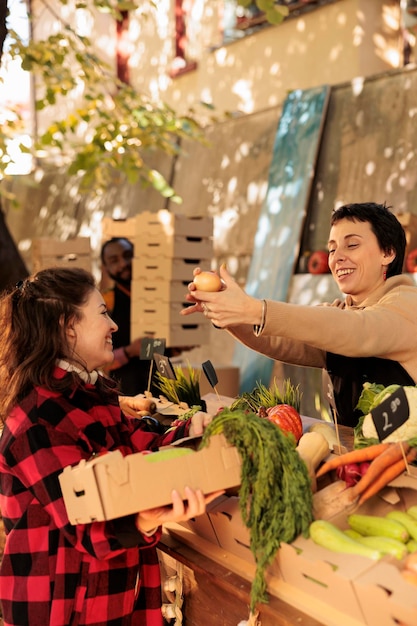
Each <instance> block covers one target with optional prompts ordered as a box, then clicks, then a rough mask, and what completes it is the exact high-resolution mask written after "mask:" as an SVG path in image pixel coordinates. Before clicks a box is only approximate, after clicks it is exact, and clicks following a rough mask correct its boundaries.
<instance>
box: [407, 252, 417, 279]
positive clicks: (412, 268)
mask: <svg viewBox="0 0 417 626" xmlns="http://www.w3.org/2000/svg"><path fill="white" fill-rule="evenodd" d="M405 269H406V270H407V272H410V273H411V274H414V272H417V248H416V249H414V250H411V252H409V253H408V254H407V258H406V260H405Z"/></svg>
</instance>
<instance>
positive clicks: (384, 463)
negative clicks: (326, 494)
mask: <svg viewBox="0 0 417 626" xmlns="http://www.w3.org/2000/svg"><path fill="white" fill-rule="evenodd" d="M388 446H389V447H388V448H386V449H385V450H384V451H383V452H381V454H380V455H378V456H377V457H375V459H374V460H373V461H372V462H371V464H370V466H369V467H368V469H367V471H366V473H365V474H364V475H363V476H362V477H361V478H360V479H359V480H358V482H357V483H356V485H353V487H352V496H353V497H355V498H357V497H358V496H360V495H361V493H362V492H364V491H365V489H367V488H368V487H369V486H370V485H372V483H373V482H374V481H375V480H378V478H379V476H380V475H381V473H382V472H384V471H385V470H386V469H387V468H388V467H390V466H391V465H393V464H394V463H396V462H397V461H400V460H403V461H404V455H405V454H407V453H408V451H409V450H410V445H409V444H408V443H407V442H406V441H403V442H397V443H391V444H388Z"/></svg>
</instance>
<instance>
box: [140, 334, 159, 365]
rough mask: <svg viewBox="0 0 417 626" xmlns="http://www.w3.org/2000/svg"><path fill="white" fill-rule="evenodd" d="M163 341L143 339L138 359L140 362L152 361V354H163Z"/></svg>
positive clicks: (151, 338)
mask: <svg viewBox="0 0 417 626" xmlns="http://www.w3.org/2000/svg"><path fill="white" fill-rule="evenodd" d="M164 352H165V339H155V338H154V337H144V338H143V339H142V340H141V342H140V358H141V360H142V361H152V359H153V355H154V354H164Z"/></svg>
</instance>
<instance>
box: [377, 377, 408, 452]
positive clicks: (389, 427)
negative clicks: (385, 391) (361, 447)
mask: <svg viewBox="0 0 417 626" xmlns="http://www.w3.org/2000/svg"><path fill="white" fill-rule="evenodd" d="M371 416H372V419H373V422H374V424H375V428H376V431H377V433H378V437H379V440H380V441H383V440H384V439H385V438H386V437H388V435H390V434H391V433H392V432H394V431H395V430H397V428H399V427H400V426H401V425H402V424H404V422H406V421H407V420H408V418H409V416H410V407H409V405H408V400H407V396H406V395H405V391H404V389H403V387H399V388H398V389H397V390H396V391H394V393H392V394H391V395H390V396H388V398H386V399H385V400H384V401H383V402H381V404H380V405H378V406H377V407H375V408H374V409H373V410H372V411H371Z"/></svg>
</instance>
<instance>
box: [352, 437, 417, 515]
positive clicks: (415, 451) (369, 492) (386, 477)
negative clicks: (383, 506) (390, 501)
mask: <svg viewBox="0 0 417 626" xmlns="http://www.w3.org/2000/svg"><path fill="white" fill-rule="evenodd" d="M416 457H417V448H411V450H410V451H409V452H408V454H407V456H406V458H407V462H408V463H411V462H412V461H414V459H415V458H416ZM405 469H406V463H405V461H404V457H401V459H400V460H399V461H396V462H395V463H393V464H392V465H388V467H386V469H385V470H384V471H383V472H382V473H381V474H379V476H378V477H377V478H376V479H375V480H374V481H373V482H372V483H371V484H370V485H369V486H368V487H367V488H366V489H365V491H363V492H362V493H361V495H360V497H359V500H358V506H360V505H361V504H363V503H364V502H366V501H367V500H369V498H371V497H372V496H374V495H376V494H377V493H378V492H379V491H381V489H383V488H384V487H386V486H387V485H388V483H390V482H391V481H392V480H394V478H397V476H399V475H400V474H402V473H403V471H404V470H405ZM352 489H353V487H352Z"/></svg>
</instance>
